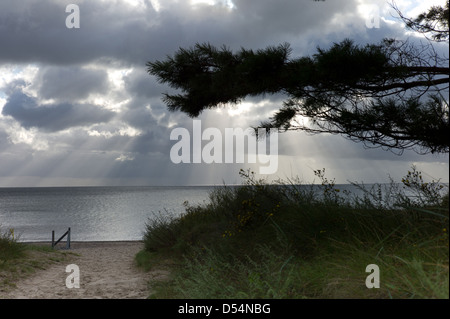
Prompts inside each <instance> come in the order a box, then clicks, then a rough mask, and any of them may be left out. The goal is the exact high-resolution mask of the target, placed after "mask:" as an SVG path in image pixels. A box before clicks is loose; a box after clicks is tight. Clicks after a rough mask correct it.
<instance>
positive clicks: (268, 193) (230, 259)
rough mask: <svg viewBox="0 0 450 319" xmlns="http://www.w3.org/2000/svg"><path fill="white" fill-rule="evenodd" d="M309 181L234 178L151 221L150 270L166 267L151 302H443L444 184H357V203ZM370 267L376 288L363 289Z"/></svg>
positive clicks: (415, 180) (409, 179) (409, 180)
mask: <svg viewBox="0 0 450 319" xmlns="http://www.w3.org/2000/svg"><path fill="white" fill-rule="evenodd" d="M315 174H316V176H317V178H319V183H318V184H315V185H302V184H301V183H300V182H299V181H298V179H291V180H287V181H286V180H283V181H282V180H280V181H278V182H276V183H268V182H267V181H265V180H262V179H257V178H256V177H255V174H254V173H253V172H251V171H244V170H241V171H240V175H241V177H242V179H243V183H242V185H240V186H223V187H218V188H216V189H215V190H214V191H213V192H211V194H210V199H209V201H208V202H207V203H204V204H202V205H189V204H188V203H186V205H185V206H186V207H185V208H186V209H185V213H184V214H182V215H181V216H178V217H173V216H172V215H170V214H164V213H160V214H158V215H157V217H158V218H155V219H149V221H148V223H147V228H146V232H145V236H144V243H145V255H146V256H147V257H148V258H147V262H148V263H151V262H152V261H151V260H163V259H164V258H166V259H170V260H171V264H170V270H171V276H170V280H169V281H165V282H164V283H156V282H155V283H154V284H151V286H152V297H153V298H283V299H289V298H294V299H299V298H358V299H359V298H448V297H449V295H448V291H449V285H448V284H449V275H448V274H449V271H448V264H449V263H448V253H449V248H448V243H449V240H448V229H449V228H448V221H449V207H448V185H445V184H442V183H440V181H439V180H437V181H436V180H432V181H430V182H425V181H424V180H423V178H422V174H421V172H419V171H418V170H417V169H416V168H415V167H412V169H411V170H410V171H409V172H408V173H407V174H406V176H405V177H404V178H403V180H402V181H401V182H398V183H397V182H394V181H392V180H390V182H389V183H385V184H376V185H372V186H370V187H368V186H365V185H361V184H357V183H354V186H356V187H355V188H354V189H359V190H360V192H359V193H358V194H354V193H352V192H351V191H350V190H348V189H341V185H336V184H335V182H334V179H328V178H327V177H326V174H325V170H324V169H320V170H316V171H315ZM145 263H146V262H145V261H144V262H143V264H144V265H145ZM370 264H375V265H377V266H378V267H379V270H380V288H371V289H370V288H368V287H367V286H366V284H365V281H366V278H367V276H368V275H369V273H367V272H366V266H368V265H370Z"/></svg>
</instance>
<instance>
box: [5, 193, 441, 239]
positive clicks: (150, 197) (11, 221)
mask: <svg viewBox="0 0 450 319" xmlns="http://www.w3.org/2000/svg"><path fill="white" fill-rule="evenodd" d="M366 186H373V185H366ZM217 187H223V186H165V187H159V186H142V187H140V186H127V187H121V186H111V187H33V188H21V187H19V188H0V235H2V234H3V235H5V234H9V235H10V236H11V235H12V233H10V232H11V231H13V232H14V233H13V234H14V238H15V239H16V240H17V241H21V242H41V241H44V242H47V241H48V242H51V240H52V232H53V231H54V234H55V240H57V239H59V238H60V237H61V236H62V235H63V234H64V233H65V232H66V231H67V230H68V229H69V227H70V234H71V238H70V239H71V241H131V240H142V239H143V236H144V233H145V230H146V225H147V224H148V223H149V221H151V220H152V219H154V218H172V217H174V218H176V217H178V216H180V215H181V214H183V213H185V212H186V205H185V204H186V202H188V204H189V205H191V206H193V205H201V204H204V203H207V202H209V196H210V194H211V192H213V191H214V189H215V188H217ZM301 187H308V186H307V185H302V186H301ZM336 187H337V188H339V189H341V190H347V191H349V192H350V193H352V194H353V195H358V193H359V195H361V194H362V192H361V190H360V189H359V188H358V187H355V185H351V184H340V185H336ZM367 189H370V187H368V188H367ZM446 190H447V191H448V184H447V187H446ZM317 191H319V192H322V191H323V190H321V189H320V186H317ZM63 241H64V240H63Z"/></svg>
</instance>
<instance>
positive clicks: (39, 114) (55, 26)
mask: <svg viewBox="0 0 450 319" xmlns="http://www.w3.org/2000/svg"><path fill="white" fill-rule="evenodd" d="M390 3H391V1H390V0H389V1H383V0H325V1H312V0H304V1H298V0H279V1H273V0H272V1H270V0H196V1H181V0H85V1H83V0H80V1H75V0H69V1H64V0H2V1H1V2H0V187H34V186H104V185H105V186H109V185H152V186H153V185H154V186H158V185H164V186H176V185H180V186H184V185H222V184H224V183H225V184H239V183H241V182H242V180H241V178H240V176H239V174H238V173H239V170H240V169H241V168H242V169H252V170H254V171H255V172H256V173H257V174H258V172H259V171H258V168H260V166H261V165H262V164H261V163H259V162H257V163H251V162H250V161H244V163H206V161H201V162H200V163H178V164H177V163H174V162H173V160H172V158H171V156H170V153H171V149H172V148H173V147H174V145H175V144H176V143H177V140H171V139H170V136H171V132H172V131H173V130H174V129H175V128H186V129H187V130H188V132H190V133H192V134H191V135H190V138H192V143H194V141H193V139H194V134H193V127H194V122H193V119H192V118H189V117H188V116H187V115H186V114H184V113H181V112H169V111H168V109H167V107H166V106H165V104H164V103H163V101H162V94H163V93H167V92H174V91H173V89H171V88H170V87H169V86H167V85H163V84H160V83H158V81H157V79H156V78H155V77H153V76H150V75H149V74H148V73H147V68H146V66H145V64H146V63H147V62H148V61H156V60H163V59H165V58H166V57H167V56H168V55H172V54H173V53H174V52H175V51H176V50H178V49H179V48H180V47H181V48H187V47H192V46H193V45H195V43H205V42H209V43H211V44H213V45H216V46H222V45H225V46H227V47H229V48H231V49H232V50H238V49H240V48H242V47H243V48H247V49H250V48H251V49H255V50H256V49H262V48H266V47H267V46H270V45H278V44H281V43H284V42H288V43H290V45H291V48H292V49H293V52H292V56H293V57H295V56H306V55H312V54H313V53H314V52H315V51H316V49H317V47H321V48H327V47H329V46H330V45H332V43H334V42H339V41H342V40H343V39H345V38H350V39H353V40H354V41H355V42H356V43H358V44H366V43H377V42H379V41H380V40H381V39H383V38H385V37H393V38H398V39H406V38H411V39H412V41H422V40H423V39H421V38H419V37H417V36H416V35H414V34H412V33H411V32H410V31H408V30H406V29H405V28H404V25H403V24H402V23H401V21H400V20H399V19H397V18H396V16H395V12H394V10H393V9H392V7H391V6H390ZM395 3H396V4H397V6H398V7H399V9H400V10H401V11H402V12H403V13H404V15H406V16H415V15H417V14H419V13H421V12H423V11H426V9H427V8H428V6H430V5H433V4H442V3H443V1H437V0H436V1H420V0H417V1H416V0H396V1H395ZM69 4H76V5H77V6H78V8H79V27H74V28H68V27H67V25H66V20H67V19H68V18H70V19H69V21H70V22H73V23H74V22H75V21H76V20H74V19H72V18H73V16H72V14H73V13H74V12H73V11H70V10H69V11H68V12H66V7H67V6H68V5H69ZM374 9H376V11H374ZM374 12H379V24H378V25H376V24H374V23H375V21H376V20H374V18H373V17H374V16H373V13H374ZM370 22H371V23H372V24H371V23H370ZM437 50H438V52H447V53H446V54H447V57H448V44H441V45H440V46H437ZM285 98H286V97H285V96H282V95H273V96H261V97H252V98H248V99H245V100H244V101H243V102H242V103H240V104H238V105H229V106H225V107H221V108H217V109H212V110H208V111H205V112H203V113H202V114H201V115H200V116H199V117H198V118H196V120H200V121H201V126H202V129H206V128H216V129H217V130H218V131H219V132H222V133H223V134H224V132H225V129H226V128H242V129H246V128H248V127H250V126H255V125H257V124H259V123H260V122H261V121H264V120H267V119H268V118H269V117H270V116H271V114H273V112H275V111H276V110H277V109H278V108H279V107H280V106H281V105H282V101H283V100H284V99H285ZM222 137H223V136H222ZM277 137H278V149H277V150H278V157H277V159H278V162H277V169H276V171H275V172H274V173H273V174H269V175H260V177H262V178H266V179H268V180H276V179H294V178H298V179H299V180H300V181H301V182H303V183H315V182H318V180H317V177H315V176H314V173H313V172H314V170H317V169H323V168H325V169H326V176H327V177H328V178H329V179H333V178H334V179H335V181H336V183H348V182H363V183H383V182H388V181H389V179H390V178H392V179H393V180H395V181H400V180H401V178H402V177H403V176H405V175H406V174H407V171H408V170H410V169H411V167H412V165H415V166H416V167H417V169H418V170H420V171H422V172H423V176H424V178H425V179H426V180H441V181H442V182H448V174H449V165H448V163H449V161H448V160H449V159H448V154H428V155H419V154H417V153H415V152H414V151H405V152H404V153H403V154H402V155H401V156H400V155H398V154H395V153H393V152H391V151H387V150H383V149H380V148H377V149H368V148H366V147H364V145H363V144H361V143H355V142H353V141H349V140H347V139H346V138H345V137H343V136H339V135H330V134H319V135H308V134H306V133H304V132H300V131H295V132H288V133H281V134H278V135H277ZM201 143H202V144H200V145H201V146H202V147H204V146H205V145H206V143H207V142H206V141H203V142H201Z"/></svg>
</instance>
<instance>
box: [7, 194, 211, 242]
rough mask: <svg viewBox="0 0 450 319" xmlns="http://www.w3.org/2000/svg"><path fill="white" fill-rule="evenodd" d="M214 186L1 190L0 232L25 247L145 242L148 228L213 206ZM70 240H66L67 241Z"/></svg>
mask: <svg viewBox="0 0 450 319" xmlns="http://www.w3.org/2000/svg"><path fill="white" fill-rule="evenodd" d="M213 188H214V186H189V187H155V186H148V187H147V186H146V187H138V186H130V187H119V186H114V187H33V188H21V187H20V188H0V232H1V233H2V234H5V233H8V234H9V232H10V230H13V232H14V237H15V239H17V240H18V241H21V242H36V241H38V242H40V241H45V242H47V241H49V242H50V241H51V240H52V232H53V231H54V232H55V240H57V239H58V238H59V237H61V236H62V235H63V234H64V233H65V232H66V231H67V230H68V229H69V227H70V234H71V238H70V239H71V241H120V240H125V241H127V240H142V239H143V235H144V232H145V228H146V224H147V223H148V222H149V220H150V219H152V218H158V217H160V216H161V215H164V216H168V217H177V216H179V215H180V214H182V213H184V212H185V205H184V203H185V201H188V203H189V204H190V205H196V204H202V203H204V202H205V201H208V198H209V193H210V192H211V191H212V190H213ZM65 240H66V239H63V241H65Z"/></svg>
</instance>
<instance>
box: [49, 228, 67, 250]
mask: <svg viewBox="0 0 450 319" xmlns="http://www.w3.org/2000/svg"><path fill="white" fill-rule="evenodd" d="M66 236H67V241H66V249H70V227H69V229H68V230H67V231H66V232H65V233H64V234H63V235H62V236H61V237H60V238H59V239H58V240H57V241H56V242H55V231H54V230H52V248H55V246H56V245H57V244H58V243H59V242H60V241H61V240H62V239H63V238H64V237H66Z"/></svg>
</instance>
